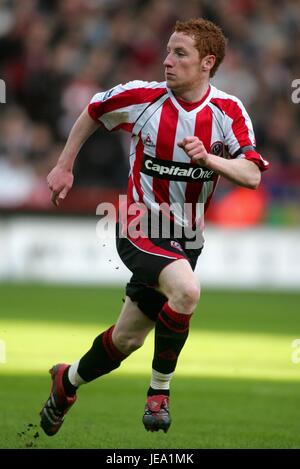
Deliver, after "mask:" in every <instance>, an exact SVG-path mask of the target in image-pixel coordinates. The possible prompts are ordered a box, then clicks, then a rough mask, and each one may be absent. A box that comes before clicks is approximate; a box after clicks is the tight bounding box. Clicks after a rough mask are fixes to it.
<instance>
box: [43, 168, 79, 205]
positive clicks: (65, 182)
mask: <svg viewBox="0 0 300 469" xmlns="http://www.w3.org/2000/svg"><path fill="white" fill-rule="evenodd" d="M73 180H74V176H73V173H72V171H70V170H67V169H65V168H63V167H62V166H59V165H57V166H55V167H54V168H53V169H52V171H51V172H50V173H49V174H48V177H47V182H48V186H49V189H50V190H51V191H52V195H51V201H52V202H53V203H54V205H55V206H56V207H58V206H59V203H60V201H61V200H63V199H64V198H65V197H66V195H67V193H68V192H69V190H70V189H71V187H72V185H73Z"/></svg>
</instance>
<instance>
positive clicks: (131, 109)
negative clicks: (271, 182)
mask: <svg viewBox="0 0 300 469" xmlns="http://www.w3.org/2000/svg"><path fill="white" fill-rule="evenodd" d="M88 111H89V114H90V116H91V117H92V118H93V119H95V120H96V121H97V122H100V123H101V124H102V125H103V126H104V127H105V128H106V129H107V130H109V131H113V130H117V129H124V130H126V131H128V132H131V134H132V138H131V148H130V173H129V180H128V194H127V196H128V203H129V204H130V203H139V202H140V203H144V204H145V205H146V207H148V208H149V209H155V207H158V206H159V205H160V204H162V203H163V202H164V203H167V204H168V205H169V206H171V207H172V208H173V207H175V208H174V210H172V211H173V213H174V217H175V221H176V222H177V223H179V224H180V225H182V226H185V225H186V224H187V223H188V221H187V219H186V218H185V217H184V215H183V212H182V211H180V210H176V207H182V206H183V205H184V204H190V206H192V225H194V224H195V223H196V224H199V222H200V220H201V219H202V218H203V217H202V216H203V213H204V212H205V210H206V209H207V207H208V205H209V202H210V200H211V197H212V194H213V192H214V190H215V187H216V184H217V181H218V178H219V176H218V175H217V174H216V173H214V171H211V170H208V169H206V168H201V167H199V166H198V165H195V164H191V162H190V158H189V157H188V156H187V155H186V153H185V152H184V151H183V150H182V149H181V148H179V147H178V145H177V143H178V142H179V141H181V140H182V139H183V138H184V137H186V136H191V135H196V136H197V137H199V139H200V140H202V142H203V144H204V145H205V148H206V150H207V151H208V152H209V153H213V154H215V155H219V156H220V157H226V158H246V159H248V160H251V161H253V162H254V163H256V164H257V166H258V167H259V168H260V169H261V170H262V171H263V170H265V169H267V167H268V162H267V161H265V160H264V159H263V158H262V157H261V156H260V155H259V153H257V152H256V150H255V137H254V132H253V127H252V123H251V120H250V118H249V116H248V114H247V112H246V110H245V108H244V106H243V104H242V103H241V101H240V100H239V99H238V98H236V97H235V96H232V95H229V94H227V93H224V92H223V91H220V90H218V89H217V88H215V87H214V86H212V85H210V86H209V89H208V91H207V93H206V94H205V96H204V97H203V98H202V99H201V101H199V102H198V103H186V102H185V101H182V100H179V99H177V98H176V97H175V96H174V94H173V93H172V91H171V90H170V89H168V88H167V86H166V83H165V82H162V83H157V82H144V81H132V82H129V83H127V84H124V85H118V86H115V87H114V88H112V89H111V90H109V91H106V92H102V93H97V94H96V95H95V96H94V97H93V98H92V100H91V102H90V104H89V107H88ZM202 221H203V220H202ZM189 224H190V223H189ZM200 224H201V225H202V222H201V223H200Z"/></svg>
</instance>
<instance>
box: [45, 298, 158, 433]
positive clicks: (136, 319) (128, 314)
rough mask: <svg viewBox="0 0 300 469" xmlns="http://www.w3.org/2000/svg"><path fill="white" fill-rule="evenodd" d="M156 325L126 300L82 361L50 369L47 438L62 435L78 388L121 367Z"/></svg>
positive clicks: (46, 422)
mask: <svg viewBox="0 0 300 469" xmlns="http://www.w3.org/2000/svg"><path fill="white" fill-rule="evenodd" d="M154 324H155V323H154V322H153V321H151V320H150V319H149V318H147V317H146V316H145V315H144V314H143V313H142V311H141V310H140V309H139V308H138V306H137V304H136V303H135V302H133V301H131V300H130V298H129V297H126V300H125V303H124V305H123V308H122V311H121V314H120V316H119V319H118V321H117V323H116V325H115V326H111V327H110V328H109V329H107V330H106V331H104V332H102V334H100V335H99V336H98V337H96V339H95V340H94V342H93V345H92V347H91V348H90V350H89V351H88V352H87V353H86V354H85V355H84V356H83V357H82V358H81V359H79V360H77V361H76V362H75V363H73V364H72V365H71V366H68V365H65V364H59V365H55V366H54V367H53V368H52V369H51V370H50V373H51V375H52V387H51V391H50V397H49V399H48V400H47V402H46V404H45V406H44V407H43V409H42V411H41V426H42V428H43V430H44V431H45V433H46V434H47V435H49V436H51V435H54V434H55V433H57V432H58V430H59V428H60V427H61V425H62V423H63V419H64V415H65V414H66V412H67V411H68V410H69V408H70V407H71V406H72V405H73V404H74V402H75V400H76V390H77V388H78V387H79V386H80V385H81V384H84V383H87V382H90V381H92V380H94V379H96V378H99V377H100V376H102V375H104V374H107V373H110V372H111V371H112V370H114V369H116V368H118V367H119V366H120V364H121V362H122V361H123V360H124V359H125V358H127V357H128V356H129V355H130V354H131V353H132V352H133V351H134V350H136V349H138V348H139V347H141V345H142V344H143V342H144V340H145V338H146V336H147V335H148V333H149V332H150V330H151V329H152V328H153V327H154Z"/></svg>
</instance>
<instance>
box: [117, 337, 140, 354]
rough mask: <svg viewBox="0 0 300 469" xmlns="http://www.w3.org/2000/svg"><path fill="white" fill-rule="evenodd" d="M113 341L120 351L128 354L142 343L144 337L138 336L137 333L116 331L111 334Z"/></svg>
mask: <svg viewBox="0 0 300 469" xmlns="http://www.w3.org/2000/svg"><path fill="white" fill-rule="evenodd" d="M113 342H114V344H115V346H116V347H117V349H118V350H120V352H122V353H124V354H125V355H130V354H131V353H132V352H134V351H135V350H137V349H139V348H140V347H141V346H142V345H143V343H144V338H142V337H139V336H138V335H132V334H128V333H126V332H122V331H118V332H116V334H114V335H113Z"/></svg>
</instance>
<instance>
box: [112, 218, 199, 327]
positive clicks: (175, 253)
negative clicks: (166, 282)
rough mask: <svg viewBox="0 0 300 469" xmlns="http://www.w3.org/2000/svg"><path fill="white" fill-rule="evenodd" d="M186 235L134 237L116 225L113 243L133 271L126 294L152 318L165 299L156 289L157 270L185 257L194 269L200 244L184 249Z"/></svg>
mask: <svg viewBox="0 0 300 469" xmlns="http://www.w3.org/2000/svg"><path fill="white" fill-rule="evenodd" d="M187 241H188V240H187V239H185V238H141V237H140V238H137V239H128V238H125V237H121V236H120V235H119V224H118V223H117V226H116V245H117V251H118V254H119V256H120V258H121V260H122V262H123V263H124V264H125V265H126V267H127V268H128V269H129V270H130V271H131V272H132V277H131V279H130V281H129V282H128V283H127V285H126V295H127V296H129V298H130V299H131V300H132V301H135V302H137V304H138V307H139V308H140V309H141V310H142V311H143V313H144V314H146V316H148V317H149V318H150V319H152V320H153V321H156V318H157V315H158V314H159V312H160V311H161V309H162V307H163V305H164V303H165V302H166V301H167V298H166V297H165V295H163V294H162V293H160V292H158V291H157V290H156V289H155V288H156V287H157V286H158V277H159V274H160V272H161V271H162V270H163V269H164V268H165V267H166V266H167V265H169V264H170V263H171V262H174V261H175V260H177V259H186V260H187V261H188V262H189V263H190V265H191V267H192V269H193V270H195V267H196V263H197V259H198V257H199V255H200V254H201V251H202V247H200V248H198V249H187V247H186V244H187Z"/></svg>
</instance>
